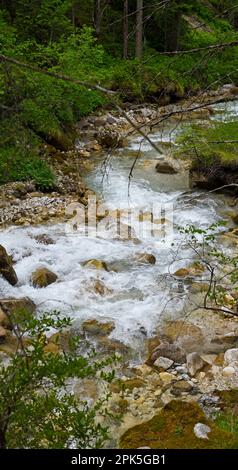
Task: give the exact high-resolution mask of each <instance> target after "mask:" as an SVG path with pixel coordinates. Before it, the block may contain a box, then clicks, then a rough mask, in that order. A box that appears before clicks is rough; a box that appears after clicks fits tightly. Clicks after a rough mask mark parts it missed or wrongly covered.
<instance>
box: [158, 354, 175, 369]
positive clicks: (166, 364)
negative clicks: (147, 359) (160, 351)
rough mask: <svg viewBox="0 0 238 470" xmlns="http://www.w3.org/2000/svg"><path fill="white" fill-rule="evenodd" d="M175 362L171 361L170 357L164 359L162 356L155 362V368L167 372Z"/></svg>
mask: <svg viewBox="0 0 238 470" xmlns="http://www.w3.org/2000/svg"><path fill="white" fill-rule="evenodd" d="M173 363H174V361H172V360H171V359H168V357H162V356H160V357H159V358H158V359H156V361H155V362H154V366H155V367H158V369H164V370H167V369H169V368H170V367H171V366H172V365H173Z"/></svg>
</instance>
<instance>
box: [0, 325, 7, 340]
mask: <svg viewBox="0 0 238 470" xmlns="http://www.w3.org/2000/svg"><path fill="white" fill-rule="evenodd" d="M6 335H7V332H6V330H5V328H3V327H2V326H0V343H4V341H5V339H6Z"/></svg>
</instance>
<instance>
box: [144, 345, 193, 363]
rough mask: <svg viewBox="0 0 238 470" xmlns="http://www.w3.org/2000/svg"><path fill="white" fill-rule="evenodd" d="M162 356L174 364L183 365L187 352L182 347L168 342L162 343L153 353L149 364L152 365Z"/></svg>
mask: <svg viewBox="0 0 238 470" xmlns="http://www.w3.org/2000/svg"><path fill="white" fill-rule="evenodd" d="M160 356H162V357H166V358H168V359H171V360H172V361H174V362H178V363H183V362H184V360H185V352H184V350H183V349H182V348H180V346H177V345H175V344H171V343H168V342H166V341H164V342H162V343H161V344H160V345H159V346H158V347H157V348H155V349H154V350H153V351H152V354H151V357H150V358H149V362H151V363H152V364H153V363H154V362H155V361H156V359H158V358H159V357H160Z"/></svg>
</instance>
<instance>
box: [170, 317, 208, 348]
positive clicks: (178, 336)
mask: <svg viewBox="0 0 238 470" xmlns="http://www.w3.org/2000/svg"><path fill="white" fill-rule="evenodd" d="M164 333H165V335H166V336H167V337H168V338H169V340H171V341H172V342H176V344H178V345H179V346H181V347H182V348H183V349H184V350H185V351H186V352H193V351H194V349H195V348H196V349H201V348H202V346H203V344H204V341H205V339H204V334H203V332H202V330H201V328H200V327H199V326H197V325H194V324H193V323H190V322H188V321H185V320H174V321H169V322H167V323H166V324H165V326H164Z"/></svg>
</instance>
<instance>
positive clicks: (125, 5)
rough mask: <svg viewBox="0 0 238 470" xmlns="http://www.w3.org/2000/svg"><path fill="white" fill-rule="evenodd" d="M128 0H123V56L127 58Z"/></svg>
mask: <svg viewBox="0 0 238 470" xmlns="http://www.w3.org/2000/svg"><path fill="white" fill-rule="evenodd" d="M128 33H129V28H128V0H124V24H123V45H124V48H123V56H124V59H128Z"/></svg>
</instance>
